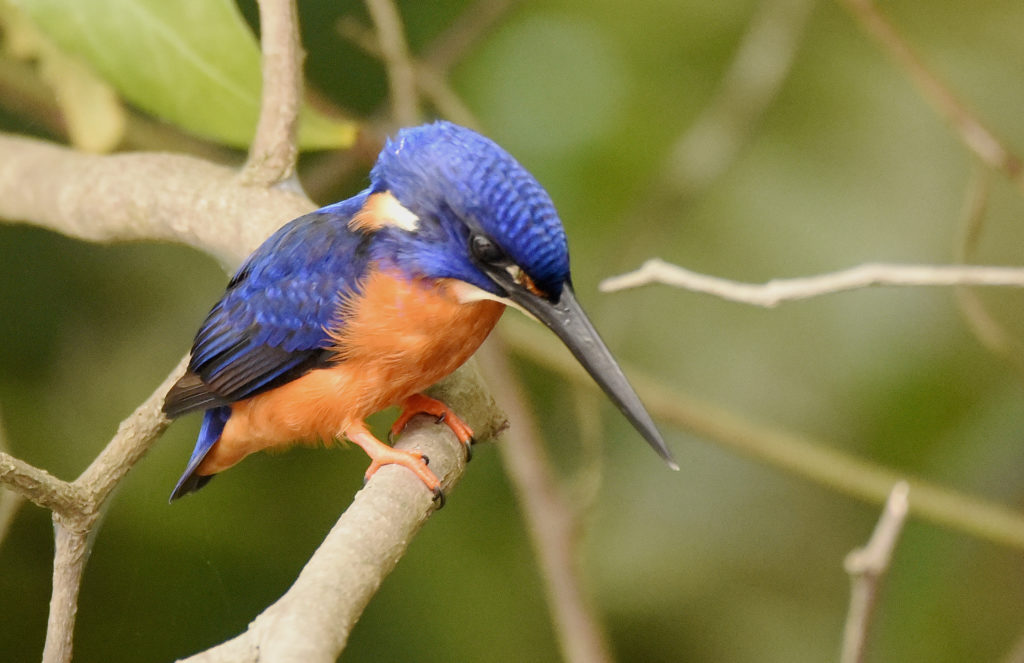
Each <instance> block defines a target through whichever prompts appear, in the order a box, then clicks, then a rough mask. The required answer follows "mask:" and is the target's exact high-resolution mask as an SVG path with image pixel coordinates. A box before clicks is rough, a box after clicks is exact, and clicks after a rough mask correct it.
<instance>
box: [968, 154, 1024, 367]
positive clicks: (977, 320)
mask: <svg viewBox="0 0 1024 663" xmlns="http://www.w3.org/2000/svg"><path fill="white" fill-rule="evenodd" d="M990 173H991V171H990V170H985V169H982V168H981V167H980V166H979V167H978V168H976V169H975V174H974V177H972V179H971V185H970V187H969V189H968V195H967V198H966V201H965V204H964V211H963V213H962V217H963V223H962V231H961V233H960V235H961V236H960V238H959V240H958V241H957V245H956V247H955V256H954V259H955V260H956V262H958V263H965V262H967V261H969V260H970V259H971V258H972V257H973V255H974V253H975V250H976V248H977V245H978V242H979V241H980V239H981V234H982V229H983V228H984V225H985V213H986V211H987V209H988V199H989V193H990V190H991V182H990V177H989V174H990ZM953 295H954V296H955V298H956V303H957V306H958V308H959V309H960V313H961V315H963V318H964V320H965V321H966V322H967V326H968V328H969V329H970V330H971V332H973V333H974V336H975V337H976V338H977V339H978V341H979V342H980V343H981V345H982V346H983V347H985V348H986V349H988V351H989V352H991V353H992V354H994V355H996V356H998V357H1002V358H1003V359H1005V360H1006V361H1008V362H1009V363H1010V364H1011V365H1012V366H1013V367H1014V369H1016V371H1017V374H1018V375H1019V376H1021V377H1024V346H1022V345H1021V343H1020V341H1018V340H1017V338H1016V336H1015V335H1014V334H1012V333H1010V331H1009V330H1008V329H1007V328H1006V326H1005V325H1003V324H1002V323H1000V322H999V321H998V320H997V319H996V318H995V316H994V315H992V313H991V312H989V309H988V307H986V306H985V304H984V302H983V301H982V299H981V297H980V296H979V295H978V293H976V292H974V291H973V290H971V289H970V288H967V287H965V286H958V287H956V288H954V289H953Z"/></svg>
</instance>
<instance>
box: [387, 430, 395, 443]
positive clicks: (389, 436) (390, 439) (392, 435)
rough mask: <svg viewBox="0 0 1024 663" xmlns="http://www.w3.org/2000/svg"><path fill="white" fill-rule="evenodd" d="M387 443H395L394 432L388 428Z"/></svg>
mask: <svg viewBox="0 0 1024 663" xmlns="http://www.w3.org/2000/svg"><path fill="white" fill-rule="evenodd" d="M388 444H390V445H394V444H395V434H394V433H392V432H391V431H390V430H389V431H388Z"/></svg>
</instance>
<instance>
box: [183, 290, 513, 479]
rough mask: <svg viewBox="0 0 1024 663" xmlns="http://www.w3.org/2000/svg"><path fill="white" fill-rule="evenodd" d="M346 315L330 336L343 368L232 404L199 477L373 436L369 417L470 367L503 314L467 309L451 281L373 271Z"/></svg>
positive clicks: (482, 304)
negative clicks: (264, 453) (250, 460)
mask: <svg viewBox="0 0 1024 663" xmlns="http://www.w3.org/2000/svg"><path fill="white" fill-rule="evenodd" d="M343 307H345V310H344V311H339V319H342V320H344V321H345V323H344V325H343V326H341V327H340V329H337V328H333V329H332V328H329V329H328V330H327V332H328V333H329V334H330V336H331V338H332V340H333V341H334V343H335V348H334V349H335V350H336V351H337V353H338V358H339V361H338V362H337V363H335V364H334V365H333V366H331V367H328V368H322V369H318V370H314V371H310V372H309V373H306V374H305V375H303V376H302V377H300V378H298V379H296V380H292V381H291V382H288V383H286V384H284V385H281V386H280V387H277V388H275V389H272V390H270V391H266V392H263V393H261V394H258V395H256V396H253V397H251V398H247V399H245V400H242V401H238V402H237V403H233V404H232V405H231V418H230V419H228V422H227V424H226V425H225V426H224V431H223V433H222V434H221V437H220V440H219V441H218V442H217V443H216V444H215V445H214V446H213V448H212V449H210V451H209V453H208V454H207V456H206V458H205V459H204V460H203V462H202V463H201V464H200V465H199V467H198V469H197V473H198V474H200V475H210V474H216V473H217V472H220V471H222V470H225V469H227V468H229V467H231V466H232V465H234V464H235V463H237V462H238V461H240V460H242V458H244V457H245V456H247V455H249V454H251V453H253V452H256V451H260V450H261V449H267V448H270V447H277V446H283V445H288V444H292V443H295V442H306V443H316V442H318V441H329V440H331V439H334V438H345V437H349V438H350V439H351V437H350V436H351V435H359V434H361V433H362V432H365V426H364V424H363V420H364V419H365V418H366V417H368V416H369V415H371V414H373V413H375V412H378V411H380V410H383V409H385V408H387V407H391V406H393V405H398V404H400V403H401V402H402V401H404V400H405V399H406V398H408V397H409V396H412V395H414V394H417V393H419V392H421V391H423V390H424V389H426V388H427V387H429V386H430V385H432V384H434V383H435V382H437V381H438V380H440V379H441V378H442V377H444V376H446V375H448V374H449V373H451V372H452V371H454V370H455V369H456V368H458V367H459V366H460V365H462V364H463V363H464V362H465V361H466V360H467V359H468V358H469V357H470V356H471V355H472V354H473V353H474V352H475V351H476V349H477V348H478V347H479V346H480V344H481V343H482V342H483V340H484V339H485V338H486V337H487V334H489V333H490V331H491V329H492V328H493V327H494V325H495V324H496V323H497V321H498V318H500V317H501V314H502V311H503V310H504V309H505V306H504V305H503V304H501V303H499V302H495V301H491V300H482V301H477V302H472V303H461V302H460V301H459V300H458V298H457V296H456V294H455V293H454V291H453V288H452V287H451V283H449V282H446V281H445V280H441V281H436V282H429V281H427V280H424V279H414V280H408V279H405V278H403V277H402V276H400V275H397V274H393V273H387V272H381V271H373V272H371V273H370V274H369V275H368V277H367V278H366V279H365V281H364V282H363V286H362V293H361V294H360V295H359V296H354V297H350V298H348V299H346V300H345V302H344V304H343ZM352 441H354V442H357V443H361V440H358V439H353V440H352ZM361 446H362V444H361ZM364 448H365V447H364Z"/></svg>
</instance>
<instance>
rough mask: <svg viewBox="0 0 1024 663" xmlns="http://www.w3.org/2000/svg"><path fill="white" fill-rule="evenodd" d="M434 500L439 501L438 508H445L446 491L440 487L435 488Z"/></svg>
mask: <svg viewBox="0 0 1024 663" xmlns="http://www.w3.org/2000/svg"><path fill="white" fill-rule="evenodd" d="M434 501H435V502H437V510H438V511H440V510H441V509H443V508H444V491H443V490H441V489H440V488H435V489H434Z"/></svg>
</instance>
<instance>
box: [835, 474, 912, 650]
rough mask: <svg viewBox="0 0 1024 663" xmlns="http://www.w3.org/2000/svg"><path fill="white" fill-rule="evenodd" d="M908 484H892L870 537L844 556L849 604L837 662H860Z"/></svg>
mask: <svg viewBox="0 0 1024 663" xmlns="http://www.w3.org/2000/svg"><path fill="white" fill-rule="evenodd" d="M909 492H910V486H909V485H908V484H907V483H906V482H905V481H901V482H899V483H897V484H896V485H895V486H893V488H892V491H890V493H889V499H887V500H886V502H885V508H884V509H883V511H882V516H881V517H880V518H879V520H878V524H877V525H876V526H875V531H874V533H873V534H872V535H871V539H870V540H869V541H868V543H867V545H866V546H864V547H863V548H858V549H856V550H854V551H852V552H851V553H850V554H849V555H847V556H846V561H845V562H844V564H843V566H844V567H845V568H846V572H847V573H848V574H849V575H850V582H851V587H850V608H849V611H848V612H847V615H846V626H845V628H844V629H843V647H842V653H841V656H840V659H839V660H840V663H863V661H864V656H865V653H866V651H867V642H868V631H869V628H870V626H871V618H872V616H873V615H874V612H875V606H876V604H877V601H878V592H879V588H880V585H881V582H882V578H883V576H884V575H885V574H886V572H887V571H888V570H889V563H890V561H891V560H892V553H893V550H895V548H896V541H897V540H898V539H899V537H900V532H901V531H902V530H903V523H904V522H906V519H907V513H908V511H909V505H908V502H907V496H908V493H909Z"/></svg>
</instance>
